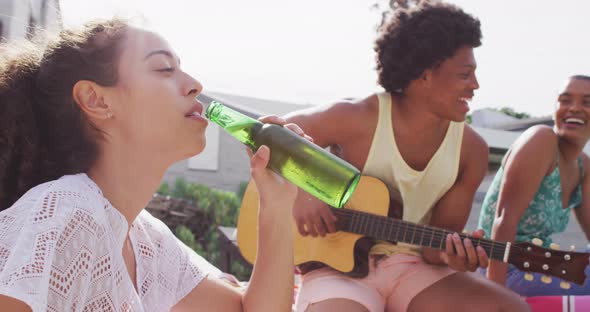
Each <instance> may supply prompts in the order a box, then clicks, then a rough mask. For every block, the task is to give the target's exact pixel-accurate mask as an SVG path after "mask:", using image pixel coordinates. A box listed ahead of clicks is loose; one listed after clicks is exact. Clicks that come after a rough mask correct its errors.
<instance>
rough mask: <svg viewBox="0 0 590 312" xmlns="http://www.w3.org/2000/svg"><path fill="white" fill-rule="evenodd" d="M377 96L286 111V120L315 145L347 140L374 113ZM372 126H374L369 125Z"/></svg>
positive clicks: (360, 129)
mask: <svg viewBox="0 0 590 312" xmlns="http://www.w3.org/2000/svg"><path fill="white" fill-rule="evenodd" d="M376 103H378V100H377V96H376V95H371V96H368V97H366V98H363V99H358V100H356V99H354V100H343V101H338V102H335V103H332V104H328V105H322V106H315V107H311V108H307V109H304V110H300V111H295V112H292V113H289V114H288V115H286V116H285V119H286V120H287V122H292V123H295V124H297V125H299V126H300V127H301V128H302V129H303V130H304V131H305V132H306V133H307V134H308V135H310V136H311V137H313V138H314V141H315V142H316V144H318V145H320V146H328V145H332V144H339V143H341V141H342V140H344V139H347V140H350V139H352V137H356V136H357V135H359V134H361V133H362V131H364V130H366V129H371V127H370V126H369V127H367V126H368V125H370V124H371V123H372V122H373V121H374V120H376V117H375V116H376V114H377V113H378V105H377V104H376ZM373 128H374V127H373Z"/></svg>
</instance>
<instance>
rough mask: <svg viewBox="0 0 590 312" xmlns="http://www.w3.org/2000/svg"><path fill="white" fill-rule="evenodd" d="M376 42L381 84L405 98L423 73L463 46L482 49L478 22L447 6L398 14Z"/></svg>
mask: <svg viewBox="0 0 590 312" xmlns="http://www.w3.org/2000/svg"><path fill="white" fill-rule="evenodd" d="M379 32H380V35H379V37H378V39H377V40H376V42H375V52H377V72H378V74H379V84H380V85H381V86H382V87H383V88H384V89H385V90H386V91H387V92H390V93H397V94H403V93H404V90H405V89H406V88H407V86H408V85H409V83H410V82H411V81H412V80H414V79H417V78H418V77H420V75H421V74H422V73H423V72H424V70H426V69H429V68H434V67H436V66H437V65H440V63H442V62H443V61H444V60H446V59H448V58H450V57H452V56H453V54H454V53H455V52H456V51H457V50H458V49H459V48H461V47H463V46H471V47H474V48H475V47H478V46H480V45H481V29H480V23H479V20H478V19H476V18H474V17H473V16H471V15H469V14H467V13H465V12H463V11H462V10H461V9H460V8H458V7H456V6H454V5H451V4H446V3H440V2H437V3H432V2H428V1H427V2H423V3H421V4H420V5H419V6H417V7H414V8H412V9H400V10H396V12H395V14H394V15H392V16H391V17H390V19H389V20H388V21H386V22H385V23H384V24H383V25H382V26H381V27H380V29H379Z"/></svg>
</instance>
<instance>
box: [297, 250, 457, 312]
mask: <svg viewBox="0 0 590 312" xmlns="http://www.w3.org/2000/svg"><path fill="white" fill-rule="evenodd" d="M369 262H370V266H369V275H367V277H365V278H360V279H357V278H351V277H348V276H346V275H344V274H342V273H340V272H338V271H335V270H333V269H330V268H322V269H318V270H314V271H311V272H309V273H307V274H305V275H304V276H303V277H302V285H301V289H300V290H299V293H298V295H297V302H296V306H297V311H298V312H304V311H305V310H306V309H307V307H308V306H309V305H311V304H314V303H318V302H321V301H324V300H327V299H336V298H343V299H350V300H353V301H356V302H358V303H360V304H362V305H363V306H365V307H366V308H367V309H368V310H369V311H370V312H383V311H387V312H405V311H406V310H407V308H408V305H409V304H410V301H411V300H412V298H414V297H415V296H416V295H417V294H419V293H420V292H421V291H422V290H424V289H425V288H427V287H428V286H430V285H432V284H434V283H436V282H437V281H439V280H441V279H443V278H445V277H447V276H449V275H451V274H453V273H455V271H453V270H451V269H449V268H448V267H446V266H434V265H430V264H427V263H425V262H424V261H423V260H422V258H421V257H417V256H412V255H407V254H394V255H391V256H388V257H385V258H383V259H381V260H380V261H379V262H378V263H377V267H375V266H374V262H375V261H374V260H373V258H371V261H369Z"/></svg>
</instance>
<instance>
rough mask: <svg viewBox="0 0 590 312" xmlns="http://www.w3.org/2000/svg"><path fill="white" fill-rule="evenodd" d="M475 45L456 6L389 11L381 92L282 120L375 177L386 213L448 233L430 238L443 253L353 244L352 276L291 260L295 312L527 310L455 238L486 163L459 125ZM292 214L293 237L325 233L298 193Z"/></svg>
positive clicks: (321, 218)
mask: <svg viewBox="0 0 590 312" xmlns="http://www.w3.org/2000/svg"><path fill="white" fill-rule="evenodd" d="M480 45H481V30H480V23H479V21H478V20H477V19H476V18H474V17H473V16H471V15H469V14H466V13H465V12H463V11H462V10H461V9H460V8H458V7H456V6H453V5H449V4H445V3H441V2H436V3H431V2H425V3H422V4H420V5H418V6H417V7H414V8H412V9H404V10H397V11H396V12H395V14H394V15H393V16H391V18H390V19H389V20H388V21H387V22H385V23H384V24H383V25H382V27H381V29H380V36H379V37H378V39H377V40H376V43H375V51H376V52H377V72H378V75H379V84H380V85H381V86H382V87H383V89H385V92H379V93H376V94H371V95H369V96H368V97H366V98H363V99H360V100H354V101H344V102H339V103H335V104H331V105H326V106H321V107H313V108H310V109H306V110H302V111H298V112H295V113H292V114H289V115H288V116H286V119H287V121H288V122H293V123H296V124H298V125H300V126H301V128H303V129H304V131H305V132H306V133H307V134H309V135H310V136H311V137H313V138H314V142H315V143H316V144H318V145H320V146H322V147H330V148H331V149H332V150H333V151H336V152H337V154H338V155H339V156H340V157H342V158H343V159H345V160H347V161H348V162H350V163H351V164H353V165H354V166H356V167H357V168H359V169H361V170H362V172H363V174H364V175H369V176H373V177H376V178H379V179H380V180H382V181H383V182H384V183H385V184H386V185H387V187H388V189H389V191H390V195H391V197H392V199H391V200H392V205H390V211H389V215H390V216H392V217H398V218H402V219H404V220H406V221H409V222H414V223H420V224H427V225H430V226H435V227H439V228H444V229H447V230H448V231H449V233H451V234H449V235H448V236H447V237H446V242H445V243H443V242H442V240H441V241H440V242H433V241H431V242H430V246H436V247H441V248H444V251H440V249H436V248H420V247H417V246H415V245H408V244H402V243H398V244H394V243H392V242H384V241H371V242H370V243H369V244H368V245H366V246H364V247H363V246H360V245H358V246H357V247H359V248H357V249H356V251H355V252H356V255H355V256H356V257H357V258H358V259H359V262H357V263H361V264H364V265H365V270H364V273H363V271H362V270H361V271H359V272H362V273H361V274H356V276H353V275H354V274H352V275H351V274H344V273H341V272H338V271H335V270H333V269H331V268H329V267H326V266H320V267H319V268H318V265H315V266H313V268H312V267H311V266H302V267H301V269H302V271H305V272H304V273H305V274H304V275H303V278H302V280H303V282H302V287H301V290H300V293H299V296H298V299H297V309H298V311H302V312H303V311H307V312H310V311H338V312H345V311H370V312H381V311H399V312H402V311H478V312H483V311H526V310H528V306H527V305H526V304H525V303H524V301H523V300H522V299H520V298H519V297H518V296H517V295H516V294H514V293H512V292H510V291H509V290H508V289H506V288H504V287H502V286H500V285H498V284H496V283H493V282H491V281H489V280H486V279H485V278H484V277H482V276H479V275H477V274H475V273H472V272H473V271H475V270H476V269H477V267H486V266H487V263H488V257H487V255H486V253H485V251H484V249H483V248H482V247H481V246H477V247H476V246H475V242H472V241H470V240H469V239H465V240H461V238H460V237H459V236H458V234H457V233H458V232H461V231H462V230H463V227H464V226H465V224H466V222H467V218H468V216H469V213H470V210H471V203H472V201H473V198H474V195H475V192H476V190H477V188H478V186H479V184H480V183H481V181H482V179H483V177H484V175H485V173H486V170H487V165H488V147H487V145H486V143H485V142H484V140H483V139H482V138H481V137H480V136H479V135H478V134H477V133H476V132H475V131H474V130H473V129H471V128H470V127H469V126H468V125H466V124H465V117H466V114H467V112H468V111H469V106H468V103H469V101H470V100H471V99H472V98H473V95H474V91H475V90H477V89H478V88H479V84H478V82H477V79H476V77H475V69H476V62H475V57H474V55H473V49H474V48H476V47H478V46H480ZM293 214H294V218H295V221H296V223H297V227H298V230H299V232H300V233H301V234H302V235H311V236H314V237H315V236H317V235H321V236H324V235H326V233H327V232H330V233H331V232H335V231H336V229H335V225H334V221H335V220H336V217H335V216H334V215H333V214H332V213H331V211H330V210H329V209H328V207H327V206H326V205H325V204H323V203H321V202H320V201H318V200H316V199H314V198H313V197H311V196H310V195H309V194H307V193H305V192H303V191H301V192H299V195H298V199H297V202H296V204H295V208H294V211H293ZM410 234H412V233H409V234H408V235H410ZM473 235H474V236H477V237H481V236H482V233H481V231H477V232H475V233H473ZM425 239H431V237H430V236H427V237H426V238H425ZM361 245H362V244H361ZM363 248H364V249H365V250H366V253H362V252H361V251H362V250H363ZM367 268H368V270H367ZM356 273H358V272H356Z"/></svg>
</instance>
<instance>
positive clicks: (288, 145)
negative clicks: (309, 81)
mask: <svg viewBox="0 0 590 312" xmlns="http://www.w3.org/2000/svg"><path fill="white" fill-rule="evenodd" d="M205 117H206V118H208V119H209V120H211V121H213V122H214V123H216V124H218V125H219V126H221V127H222V128H223V129H225V131H227V132H228V133H230V134H231V135H232V136H234V137H235V138H236V139H238V140H239V141H240V142H242V143H244V144H246V145H247V146H249V147H250V148H251V149H252V150H253V151H256V150H257V149H258V147H260V146H261V145H266V146H268V148H269V149H270V161H269V164H268V168H269V169H271V170H272V171H274V172H275V173H277V174H279V175H281V176H282V177H284V178H285V179H287V180H289V181H291V183H293V184H295V185H297V186H298V187H300V188H301V189H303V190H304V191H306V192H308V193H309V194H311V195H313V196H315V197H317V198H318V199H320V200H322V201H324V202H325V203H327V204H328V205H330V206H332V207H336V208H342V206H344V204H345V203H346V201H347V200H348V199H349V198H350V195H351V194H352V193H353V191H354V189H355V187H356V185H357V183H358V181H359V179H360V172H359V170H358V169H356V168H355V167H354V166H352V165H351V164H349V163H348V162H346V161H344V160H342V159H340V158H338V157H336V156H334V155H332V154H330V153H329V152H327V151H325V150H324V149H322V148H321V147H319V146H317V145H315V144H313V143H311V142H309V141H307V140H306V139H304V138H302V137H301V136H299V135H297V134H296V133H294V132H293V131H291V130H289V129H285V128H283V127H282V126H279V125H274V124H264V123H262V122H260V121H258V120H256V119H253V118H250V117H248V116H246V115H244V114H241V113H239V112H237V111H235V110H233V109H231V108H229V107H227V106H224V105H223V104H221V103H219V102H216V101H212V102H211V104H209V107H207V110H206V112H205Z"/></svg>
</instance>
